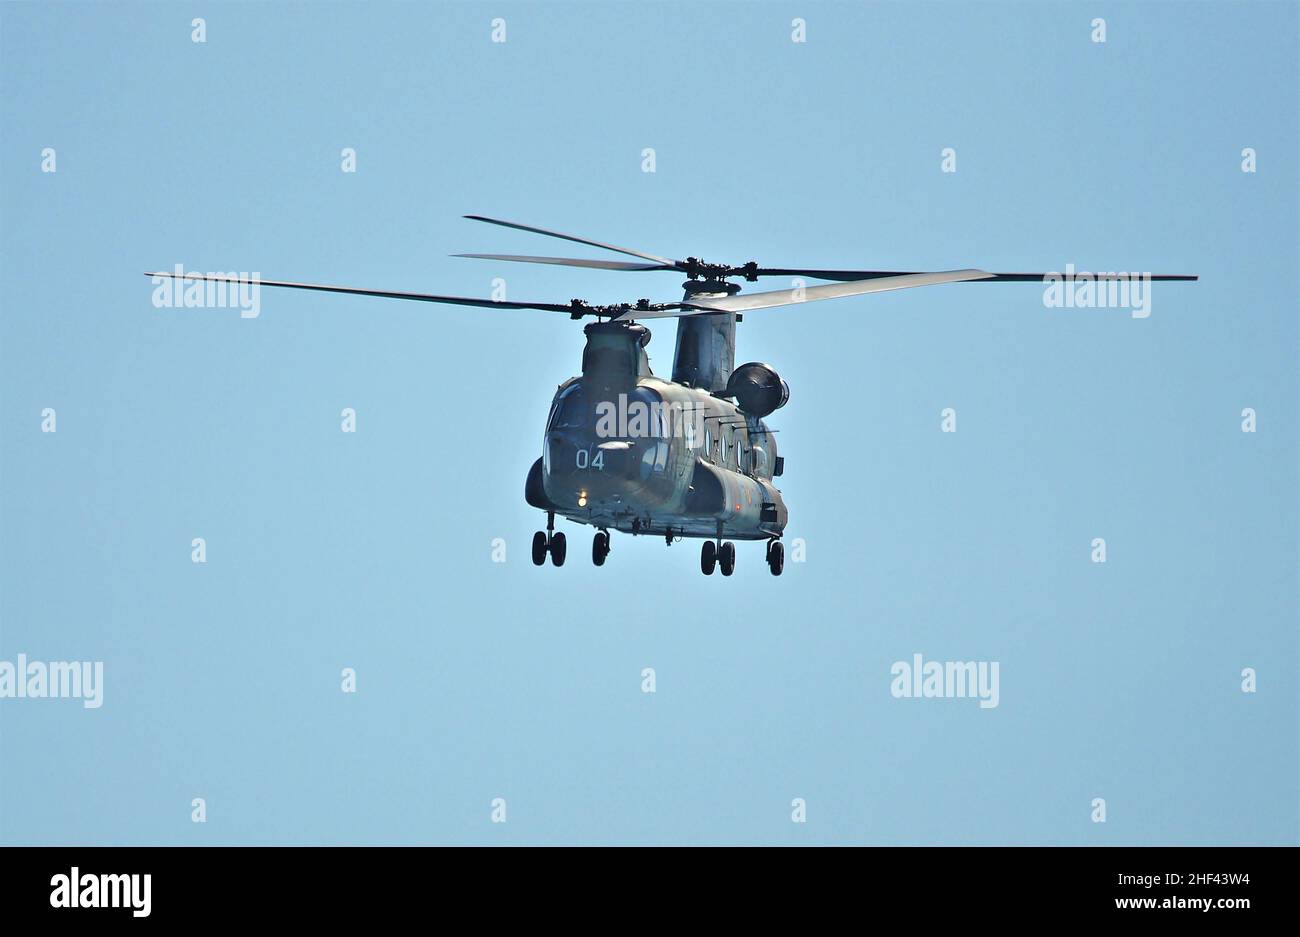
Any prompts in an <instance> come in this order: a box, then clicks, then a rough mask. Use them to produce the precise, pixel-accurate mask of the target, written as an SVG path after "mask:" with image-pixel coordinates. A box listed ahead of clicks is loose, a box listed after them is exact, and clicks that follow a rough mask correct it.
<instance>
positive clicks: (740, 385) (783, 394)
mask: <svg viewBox="0 0 1300 937" xmlns="http://www.w3.org/2000/svg"><path fill="white" fill-rule="evenodd" d="M727 396H728V397H734V398H735V399H736V406H738V407H740V409H742V410H744V411H745V412H746V413H749V414H752V415H754V416H767V415H768V414H769V413H771V412H772V411H774V410H779V409H781V408H782V407H784V406H785V404H786V401H788V400H789V399H790V385H788V384H786V382H785V381H783V380H781V375H779V374H777V373H776V370H775V369H774V368H773V367H772V366H771V365H770V364H763V363H762V362H760V361H751V362H749V363H748V364H742V365H741V366H740V367H738V368H736V370H734V371H732V372H731V378H730V380H728V381H727Z"/></svg>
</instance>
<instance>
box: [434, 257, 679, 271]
mask: <svg viewBox="0 0 1300 937" xmlns="http://www.w3.org/2000/svg"><path fill="white" fill-rule="evenodd" d="M451 256H453V257H472V258H474V259H475V260H509V261H512V262H514V263H521V264H559V265H560V266H563V267H592V268H594V269H596V270H674V269H676V268H675V267H673V266H672V265H671V264H634V263H629V262H628V261H626V260H585V259H579V258H576V257H532V256H528V255H522V254H452V255H451Z"/></svg>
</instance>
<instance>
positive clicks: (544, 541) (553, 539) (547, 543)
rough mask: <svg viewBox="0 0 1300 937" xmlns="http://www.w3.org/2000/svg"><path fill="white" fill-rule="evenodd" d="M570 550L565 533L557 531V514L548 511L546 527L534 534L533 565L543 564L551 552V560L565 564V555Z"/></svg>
mask: <svg viewBox="0 0 1300 937" xmlns="http://www.w3.org/2000/svg"><path fill="white" fill-rule="evenodd" d="M568 552H569V545H568V543H567V541H566V540H565V539H564V534H562V533H556V531H555V514H554V512H552V511H547V512H546V529H545V530H539V531H538V532H537V533H535V534H533V565H534V566H541V565H543V564H544V563H545V562H546V555H547V554H548V553H549V554H550V556H551V562H552V563H554V564H555V565H556V566H563V565H564V557H565V556H566V555H567V554H568Z"/></svg>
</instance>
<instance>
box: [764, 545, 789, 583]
mask: <svg viewBox="0 0 1300 937" xmlns="http://www.w3.org/2000/svg"><path fill="white" fill-rule="evenodd" d="M767 568H768V569H770V570H771V571H772V575H773V576H779V575H781V570H783V569H785V544H783V543H782V542H781V541H780V540H773V541H772V542H771V543H769V544H768V545H767Z"/></svg>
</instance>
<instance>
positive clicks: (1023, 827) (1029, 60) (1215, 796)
mask: <svg viewBox="0 0 1300 937" xmlns="http://www.w3.org/2000/svg"><path fill="white" fill-rule="evenodd" d="M194 17H203V18H205V20H206V23H207V41H206V42H205V43H202V44H196V43H194V42H192V41H191V29H192V27H191V20H192V19H193V18H194ZM494 17H503V18H504V19H505V21H506V30H507V32H506V36H507V41H506V42H505V43H493V42H492V41H491V20H492V19H493V18H494ZM796 17H801V18H803V19H804V20H806V23H807V41H806V42H804V43H795V42H792V41H791V21H792V20H793V19H794V18H796ZM1096 17H1102V18H1104V19H1105V20H1106V29H1107V41H1106V42H1105V43H1104V44H1101V43H1094V42H1092V41H1091V39H1090V34H1091V32H1092V27H1091V25H1090V24H1091V21H1092V20H1093V19H1094V18H1096ZM1298 59H1300V56H1298V55H1297V7H1296V5H1295V4H1293V3H1255V4H1227V3H1197V4H1164V3H1150V4H1142V5H1133V4H1112V3H1088V4H1055V3H1053V4H1027V3H1024V4H1019V3H1018V4H1002V3H996V4H974V3H971V4H966V3H945V4H924V3H906V4H904V3H870V4H867V3H854V4H825V3H799V2H793V3H774V4H766V3H747V4H739V3H725V4H724V3H692V4H687V5H676V4H668V3H647V4H599V5H597V4H591V5H578V4H562V3H526V4H510V3H492V4H483V3H465V4H436V5H434V4H429V5H419V4H402V5H385V4H365V5H360V4H357V5H352V4H337V5H336V4H331V5H309V4H284V3H270V4H257V5H253V4H247V5H233V4H222V3H216V2H208V3H198V4H191V3H180V4H170V5H154V4H149V5H144V4H139V5H136V4H131V5H115V6H109V5H102V4H100V5H92V4H4V5H3V6H0V81H2V84H0V126H2V127H3V128H4V132H3V134H2V135H0V173H2V174H3V186H0V219H2V221H3V223H2V224H0V277H2V278H3V285H4V289H3V293H0V296H3V307H2V315H0V439H2V440H3V446H2V448H0V660H9V661H13V660H15V659H16V657H17V655H18V654H20V653H25V654H27V655H28V656H29V657H31V658H34V659H41V660H97V661H103V662H104V668H105V688H104V705H103V706H102V707H101V708H100V709H97V710H87V709H84V708H83V707H82V706H81V705H80V704H78V703H76V702H75V701H70V700H13V699H0V841H5V842H15V843H183V844H188V843H193V844H201V843H556V842H568V843H624V842H630V843H667V842H686V843H884V844H895V843H909V844H910V843H1082V844H1111V843H1295V842H1296V840H1297V836H1298V827H1297V794H1296V792H1297V782H1298V781H1300V776H1298V775H1300V773H1298V770H1297V741H1298V739H1300V728H1298V726H1297V702H1298V700H1300V697H1298V695H1297V679H1296V678H1297V572H1296V571H1297V527H1296V519H1297V498H1296V492H1297V459H1296V457H1297V451H1296V431H1295V427H1296V425H1297V424H1296V416H1297V414H1296V348H1297V337H1298V336H1297V325H1296V314H1297V274H1296V261H1297V256H1298V252H1297V247H1298V246H1300V244H1298V238H1300V224H1298V223H1297V222H1298V216H1297V202H1296V198H1295V192H1296V181H1297V162H1296V153H1297V114H1298V113H1300V109H1298V108H1297V88H1298V87H1300V81H1297V60H1298ZM46 147H51V148H54V149H55V151H56V154H57V172H55V173H43V172H41V151H42V150H43V149H44V148H46ZM345 147H352V148H354V149H355V150H356V153H357V172H356V173H351V174H349V173H343V172H341V171H340V152H341V150H342V149H343V148H345ZM647 147H649V148H653V149H654V150H655V155H656V171H655V172H654V173H646V172H642V152H643V150H644V149H645V148H647ZM945 147H952V148H953V149H955V150H956V154H957V172H955V173H943V172H941V169H940V161H941V156H940V153H941V151H942V150H943V149H944V148H945ZM1246 147H1251V148H1253V149H1254V150H1255V151H1256V154H1257V161H1258V162H1257V167H1258V169H1257V172H1255V173H1243V172H1242V171H1241V160H1242V157H1241V151H1242V150H1243V148H1246ZM470 212H473V213H481V214H487V215H494V216H498V217H505V218H511V219H517V220H520V221H524V222H527V223H531V224H537V225H541V226H545V227H553V228H559V229H561V230H569V231H574V232H578V233H581V234H586V235H589V236H592V237H596V238H598V239H604V240H609V241H613V242H614V243H626V244H630V245H632V246H636V247H640V248H643V249H646V250H649V251H652V252H657V253H664V254H668V255H670V256H685V255H687V254H692V255H695V256H703V257H705V258H708V259H717V260H726V261H729V262H736V263H743V262H744V261H747V260H750V259H755V260H758V261H759V262H760V263H762V264H767V265H790V266H794V265H807V266H826V267H835V266H841V267H850V266H861V267H868V268H884V269H904V270H913V269H953V268H962V267H970V266H975V267H982V268H984V269H988V270H1059V269H1062V268H1063V267H1064V266H1065V265H1066V264H1069V263H1072V264H1074V265H1075V266H1076V267H1077V268H1079V269H1103V270H1134V269H1140V270H1149V271H1155V272H1168V273H1199V274H1200V275H1201V277H1202V279H1201V281H1200V282H1199V283H1195V284H1181V283H1175V284H1158V285H1157V287H1156V290H1155V292H1154V295H1153V302H1152V314H1151V316H1150V317H1149V318H1147V319H1141V320H1139V319H1134V318H1132V317H1131V316H1130V315H1129V313H1128V312H1127V311H1126V310H1122V309H1094V310H1080V309H1046V308H1044V306H1043V303H1042V289H1041V287H1039V286H1036V285H1034V284H978V283H975V284H953V285H948V286H940V287H934V288H928V289H924V290H910V291H905V292H899V293H890V294H882V295H875V296H865V297H859V298H854V299H845V300H837V301H834V302H828V303H822V304H817V305H809V306H804V307H794V308H788V309H775V310H769V311H765V312H761V313H753V314H751V315H749V316H747V317H746V320H745V322H744V323H743V324H742V325H741V326H740V330H739V355H740V358H741V360H753V359H761V360H766V361H770V362H771V363H772V364H774V365H775V366H776V367H777V368H778V370H779V371H780V372H781V374H782V376H783V377H785V378H786V379H787V380H788V381H789V383H790V385H791V388H792V397H791V401H790V403H789V405H788V406H787V407H786V408H785V409H783V410H781V411H780V412H779V413H777V414H776V415H775V416H774V417H773V419H772V420H770V422H771V423H772V425H773V426H775V427H776V428H778V429H779V430H780V432H781V436H780V437H779V438H780V442H781V448H782V453H783V454H784V455H785V456H786V468H787V471H786V475H785V477H784V478H783V479H781V482H782V490H783V492H784V495H785V498H786V501H787V503H788V505H789V507H790V511H791V521H790V526H789V528H788V531H787V536H788V537H790V538H795V537H798V538H802V539H803V540H804V541H805V543H806V546H807V561H806V562H804V563H787V568H786V573H785V575H784V576H783V577H781V578H780V579H774V578H772V577H771V576H769V575H768V572H767V570H766V567H765V566H764V565H763V563H762V555H761V552H760V548H757V547H754V546H753V545H750V546H745V545H741V548H740V550H739V558H738V565H737V572H736V575H735V576H734V577H732V578H731V579H728V580H723V579H720V578H719V577H717V576H714V577H711V578H708V579H706V578H704V577H702V576H701V575H700V574H699V571H698V550H697V547H696V546H695V545H694V544H692V543H681V544H677V545H674V546H673V547H671V548H665V547H664V545H663V543H662V542H661V541H659V540H655V539H648V540H644V541H641V540H637V541H633V540H631V539H630V538H626V537H616V539H615V543H614V552H613V554H612V555H611V557H610V560H609V562H608V563H607V565H606V566H605V567H603V568H601V569H596V568H593V567H592V566H591V564H590V562H589V561H588V560H587V555H588V548H589V531H588V530H587V529H585V528H579V527H576V526H573V525H567V526H566V527H565V529H566V532H567V533H568V535H569V537H570V560H569V563H568V565H566V566H565V567H564V568H562V569H559V570H556V569H553V568H551V567H549V566H548V567H545V568H542V569H537V568H534V567H533V566H532V565H531V563H530V562H529V560H528V556H527V552H528V540H529V538H530V537H531V535H532V533H533V531H534V530H536V529H537V528H538V526H539V524H540V522H541V520H542V518H541V516H540V514H539V513H538V512H537V511H535V510H533V509H531V508H529V507H528V506H527V505H526V504H525V503H524V501H523V498H522V489H523V480H524V476H525V474H526V472H527V469H528V467H529V465H530V464H531V462H532V461H533V459H535V458H536V457H537V456H538V455H539V453H540V441H541V429H542V423H543V421H544V419H545V416H546V412H547V408H548V405H549V401H550V395H551V393H552V391H553V389H554V387H555V385H556V384H558V383H559V382H560V381H562V380H564V379H565V378H567V377H569V376H570V375H572V374H573V373H575V372H576V371H577V369H578V364H579V356H580V352H581V333H580V331H579V329H578V328H577V327H576V326H575V324H573V323H571V322H569V321H568V320H567V319H565V318H564V317H562V316H561V317H557V316H553V315H548V314H546V313H541V312H537V313H529V312H506V311H497V310H473V309H461V308H454V307H447V308H442V307H437V306H425V305H423V304H413V303H412V304H403V303H398V302H387V301H383V300H366V299H354V298H347V297H340V296H317V295H313V294H294V293H284V292H280V293H277V292H275V291H270V290H268V291H266V292H264V294H263V295H262V310H261V315H260V317H259V318H257V319H241V318H240V317H239V315H238V313H236V312H232V311H230V310H212V309H190V310H184V309H182V310H168V309H155V308H154V307H153V306H152V305H151V302H150V297H151V293H152V287H151V286H150V284H149V282H148V281H147V280H146V279H144V278H143V277H141V276H140V272H141V271H144V270H150V269H171V268H172V266H173V265H174V264H177V263H181V264H184V265H185V266H186V267H187V268H189V269H194V270H205V271H208V270H212V271H256V272H259V273H260V274H262V276H264V277H267V278H283V279H291V280H302V281H308V282H325V283H343V284H348V285H355V286H368V287H383V288H391V289H399V290H416V291H426V292H441V293H451V294H461V295H481V296H487V295H489V293H490V291H491V288H492V279H493V277H498V276H501V277H504V278H505V279H506V281H507V284H508V290H509V296H510V298H512V299H524V300H527V299H535V300H542V301H561V302H563V301H567V300H568V299H569V298H571V297H575V296H580V297H583V298H585V299H588V300H590V301H593V302H609V301H620V300H631V299H636V298H638V297H642V296H647V297H650V298H652V299H656V300H674V299H677V298H679V295H680V293H679V290H680V285H679V281H678V280H677V279H676V278H675V277H674V276H673V275H670V274H662V273H655V274H615V273H603V272H594V271H593V272H588V271H581V270H564V269H558V268H546V267H538V268H529V267H523V266H514V267H510V268H509V269H506V268H504V267H498V266H495V265H493V264H491V263H484V262H480V261H470V260H459V259H454V258H450V257H448V256H447V255H448V254H449V253H452V252H455V251H487V252H518V253H557V254H565V253H572V254H575V255H578V256H597V255H596V254H595V253H594V252H584V251H582V249H581V248H577V247H575V248H574V250H573V251H569V250H568V249H567V247H568V246H567V245H559V244H558V242H557V243H556V244H547V243H546V242H545V240H544V239H540V238H533V237H530V236H528V235H525V234H522V233H519V232H512V231H506V230H503V229H493V228H490V227H487V226H483V225H476V224H474V223H472V222H468V221H463V220H461V219H460V218H459V216H460V215H462V214H465V213H470ZM786 286H788V284H787V283H781V282H777V283H771V284H765V288H773V289H775V288H784V287H786ZM651 329H652V331H653V332H654V333H655V338H654V340H653V341H652V343H651V345H650V353H651V360H652V364H653V365H654V367H655V368H656V370H657V371H659V373H661V374H666V373H667V372H668V371H669V370H670V363H671V350H672V339H673V326H672V324H671V323H664V322H660V323H651ZM344 407H352V408H355V410H356V412H357V419H358V431H357V432H356V433H355V434H344V433H341V432H340V426H339V424H340V411H341V410H342V408H344ZM946 407H952V408H954V409H955V410H956V411H957V414H958V431H957V432H956V433H942V432H940V412H941V410H943V409H944V408H946ZM1247 407H1250V408H1253V409H1254V410H1255V411H1256V413H1257V417H1258V431H1257V432H1255V433H1253V434H1248V433H1243V432H1241V411H1242V410H1243V408H1247ZM45 408H54V409H55V410H56V412H57V420H58V423H57V432H56V433H53V434H50V433H42V432H41V412H42V410H43V409H45ZM195 537H203V538H204V539H205V540H206V542H207V562H206V563H205V564H202V565H198V564H194V563H192V562H191V547H190V544H191V540H192V538H195ZM1095 537H1103V538H1105V540H1106V543H1107V562H1106V563H1105V564H1096V563H1093V562H1092V561H1091V558H1090V553H1091V546H1090V545H1091V542H1092V540H1093V538H1095ZM494 538H504V540H505V542H506V546H507V562H505V563H493V562H492V558H491V544H492V541H493V539H494ZM915 653H921V654H923V655H925V657H926V659H932V660H940V661H942V660H977V661H996V662H998V663H999V665H1000V675H1001V686H1000V704H999V706H998V707H997V708H994V709H981V708H979V706H978V705H977V704H976V702H975V701H973V700H947V699H934V700H916V699H911V700H909V699H895V698H893V697H892V696H891V695H890V692H889V686H890V666H891V664H892V663H893V662H894V661H898V660H911V658H912V655H913V654H915ZM344 667H352V668H355V670H356V672H357V679H358V689H357V692H356V693H355V694H344V693H342V692H340V671H341V670H342V668H344ZM647 667H652V668H654V669H655V672H656V678H657V692H655V693H654V694H646V693H643V692H641V683H642V677H641V672H642V670H643V668H647ZM1246 667H1251V668H1255V670H1256V671H1257V673H1258V691H1257V692H1256V693H1254V694H1247V693H1243V692H1242V691H1241V671H1242V669H1243V668H1246ZM196 797H201V798H204V799H205V800H206V803H207V822H206V823H203V824H196V823H193V822H191V806H190V804H191V801H192V799H193V798H196ZM497 797H501V798H505V800H506V802H507V804H508V821H507V822H506V823H504V824H494V823H492V822H491V818H490V812H491V802H492V800H493V799H494V798H497ZM794 798H803V799H804V800H805V801H806V804H807V822H806V823H802V824H797V823H792V822H791V817H790V815H791V801H792V800H793V799H794ZM1094 798H1104V799H1105V801H1106V807H1107V819H1106V822H1105V823H1094V822H1092V819H1091V816H1092V812H1093V808H1092V801H1093V799H1094Z"/></svg>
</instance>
